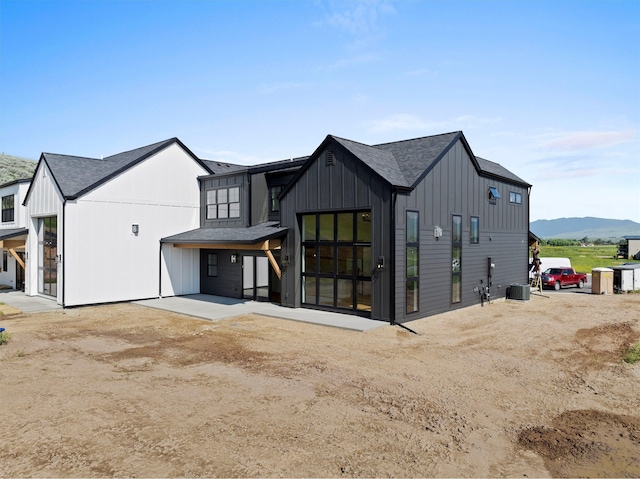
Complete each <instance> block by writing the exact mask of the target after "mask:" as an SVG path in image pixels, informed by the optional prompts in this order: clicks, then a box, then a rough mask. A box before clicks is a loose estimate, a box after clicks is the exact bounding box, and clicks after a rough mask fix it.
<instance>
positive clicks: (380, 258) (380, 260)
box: [377, 256, 384, 269]
mask: <svg viewBox="0 0 640 479" xmlns="http://www.w3.org/2000/svg"><path fill="white" fill-rule="evenodd" d="M377 267H378V269H384V256H378V264H377Z"/></svg>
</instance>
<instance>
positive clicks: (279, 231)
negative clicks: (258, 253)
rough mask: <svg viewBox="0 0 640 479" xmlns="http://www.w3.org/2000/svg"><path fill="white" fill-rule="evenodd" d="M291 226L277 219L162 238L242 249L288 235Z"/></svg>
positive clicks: (197, 245) (180, 244) (183, 243)
mask: <svg viewBox="0 0 640 479" xmlns="http://www.w3.org/2000/svg"><path fill="white" fill-rule="evenodd" d="M288 230H289V228H282V227H280V226H279V223H278V222H277V221H269V222H267V223H261V224H259V225H255V226H249V227H246V228H198V229H195V230H191V231H185V232H184V233H178V234H177V235H173V236H167V237H166V238H162V239H161V240H160V241H161V242H162V243H173V244H174V246H177V247H183V248H217V249H223V246H224V245H229V246H231V247H232V248H234V249H242V246H243V245H246V246H254V247H253V248H251V249H263V248H261V247H255V246H258V245H262V243H264V242H265V241H268V240H271V239H276V238H282V237H284V236H286V235H287V231H288Z"/></svg>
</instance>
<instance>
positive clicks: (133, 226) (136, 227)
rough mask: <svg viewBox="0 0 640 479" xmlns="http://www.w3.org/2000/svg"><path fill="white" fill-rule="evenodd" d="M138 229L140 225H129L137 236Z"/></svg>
mask: <svg viewBox="0 0 640 479" xmlns="http://www.w3.org/2000/svg"><path fill="white" fill-rule="evenodd" d="M139 231H140V225H131V232H132V233H133V234H134V235H136V236H138V232H139Z"/></svg>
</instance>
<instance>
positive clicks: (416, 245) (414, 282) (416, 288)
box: [405, 210, 420, 314]
mask: <svg viewBox="0 0 640 479" xmlns="http://www.w3.org/2000/svg"><path fill="white" fill-rule="evenodd" d="M414 215H415V238H410V230H409V222H410V219H409V217H410V216H414ZM411 223H413V220H411ZM412 229H413V228H412ZM405 235H406V236H405V245H406V247H405V261H406V265H405V266H406V268H405V280H406V281H405V289H406V291H405V312H406V314H413V313H418V312H419V311H420V211H417V210H406V211H405ZM410 251H412V252H413V251H414V252H415V256H416V257H415V259H414V261H415V263H414V267H415V271H413V273H414V274H412V275H411V274H410V271H409V253H410ZM410 292H411V293H412V296H411V297H412V298H413V301H412V307H411V309H410V308H409V297H410V294H409V293H410ZM414 305H415V308H414Z"/></svg>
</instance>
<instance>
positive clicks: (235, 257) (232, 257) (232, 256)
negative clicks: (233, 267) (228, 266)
mask: <svg viewBox="0 0 640 479" xmlns="http://www.w3.org/2000/svg"><path fill="white" fill-rule="evenodd" d="M237 261H238V255H237V254H235V253H234V254H232V255H231V262H232V263H236V262H237Z"/></svg>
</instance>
